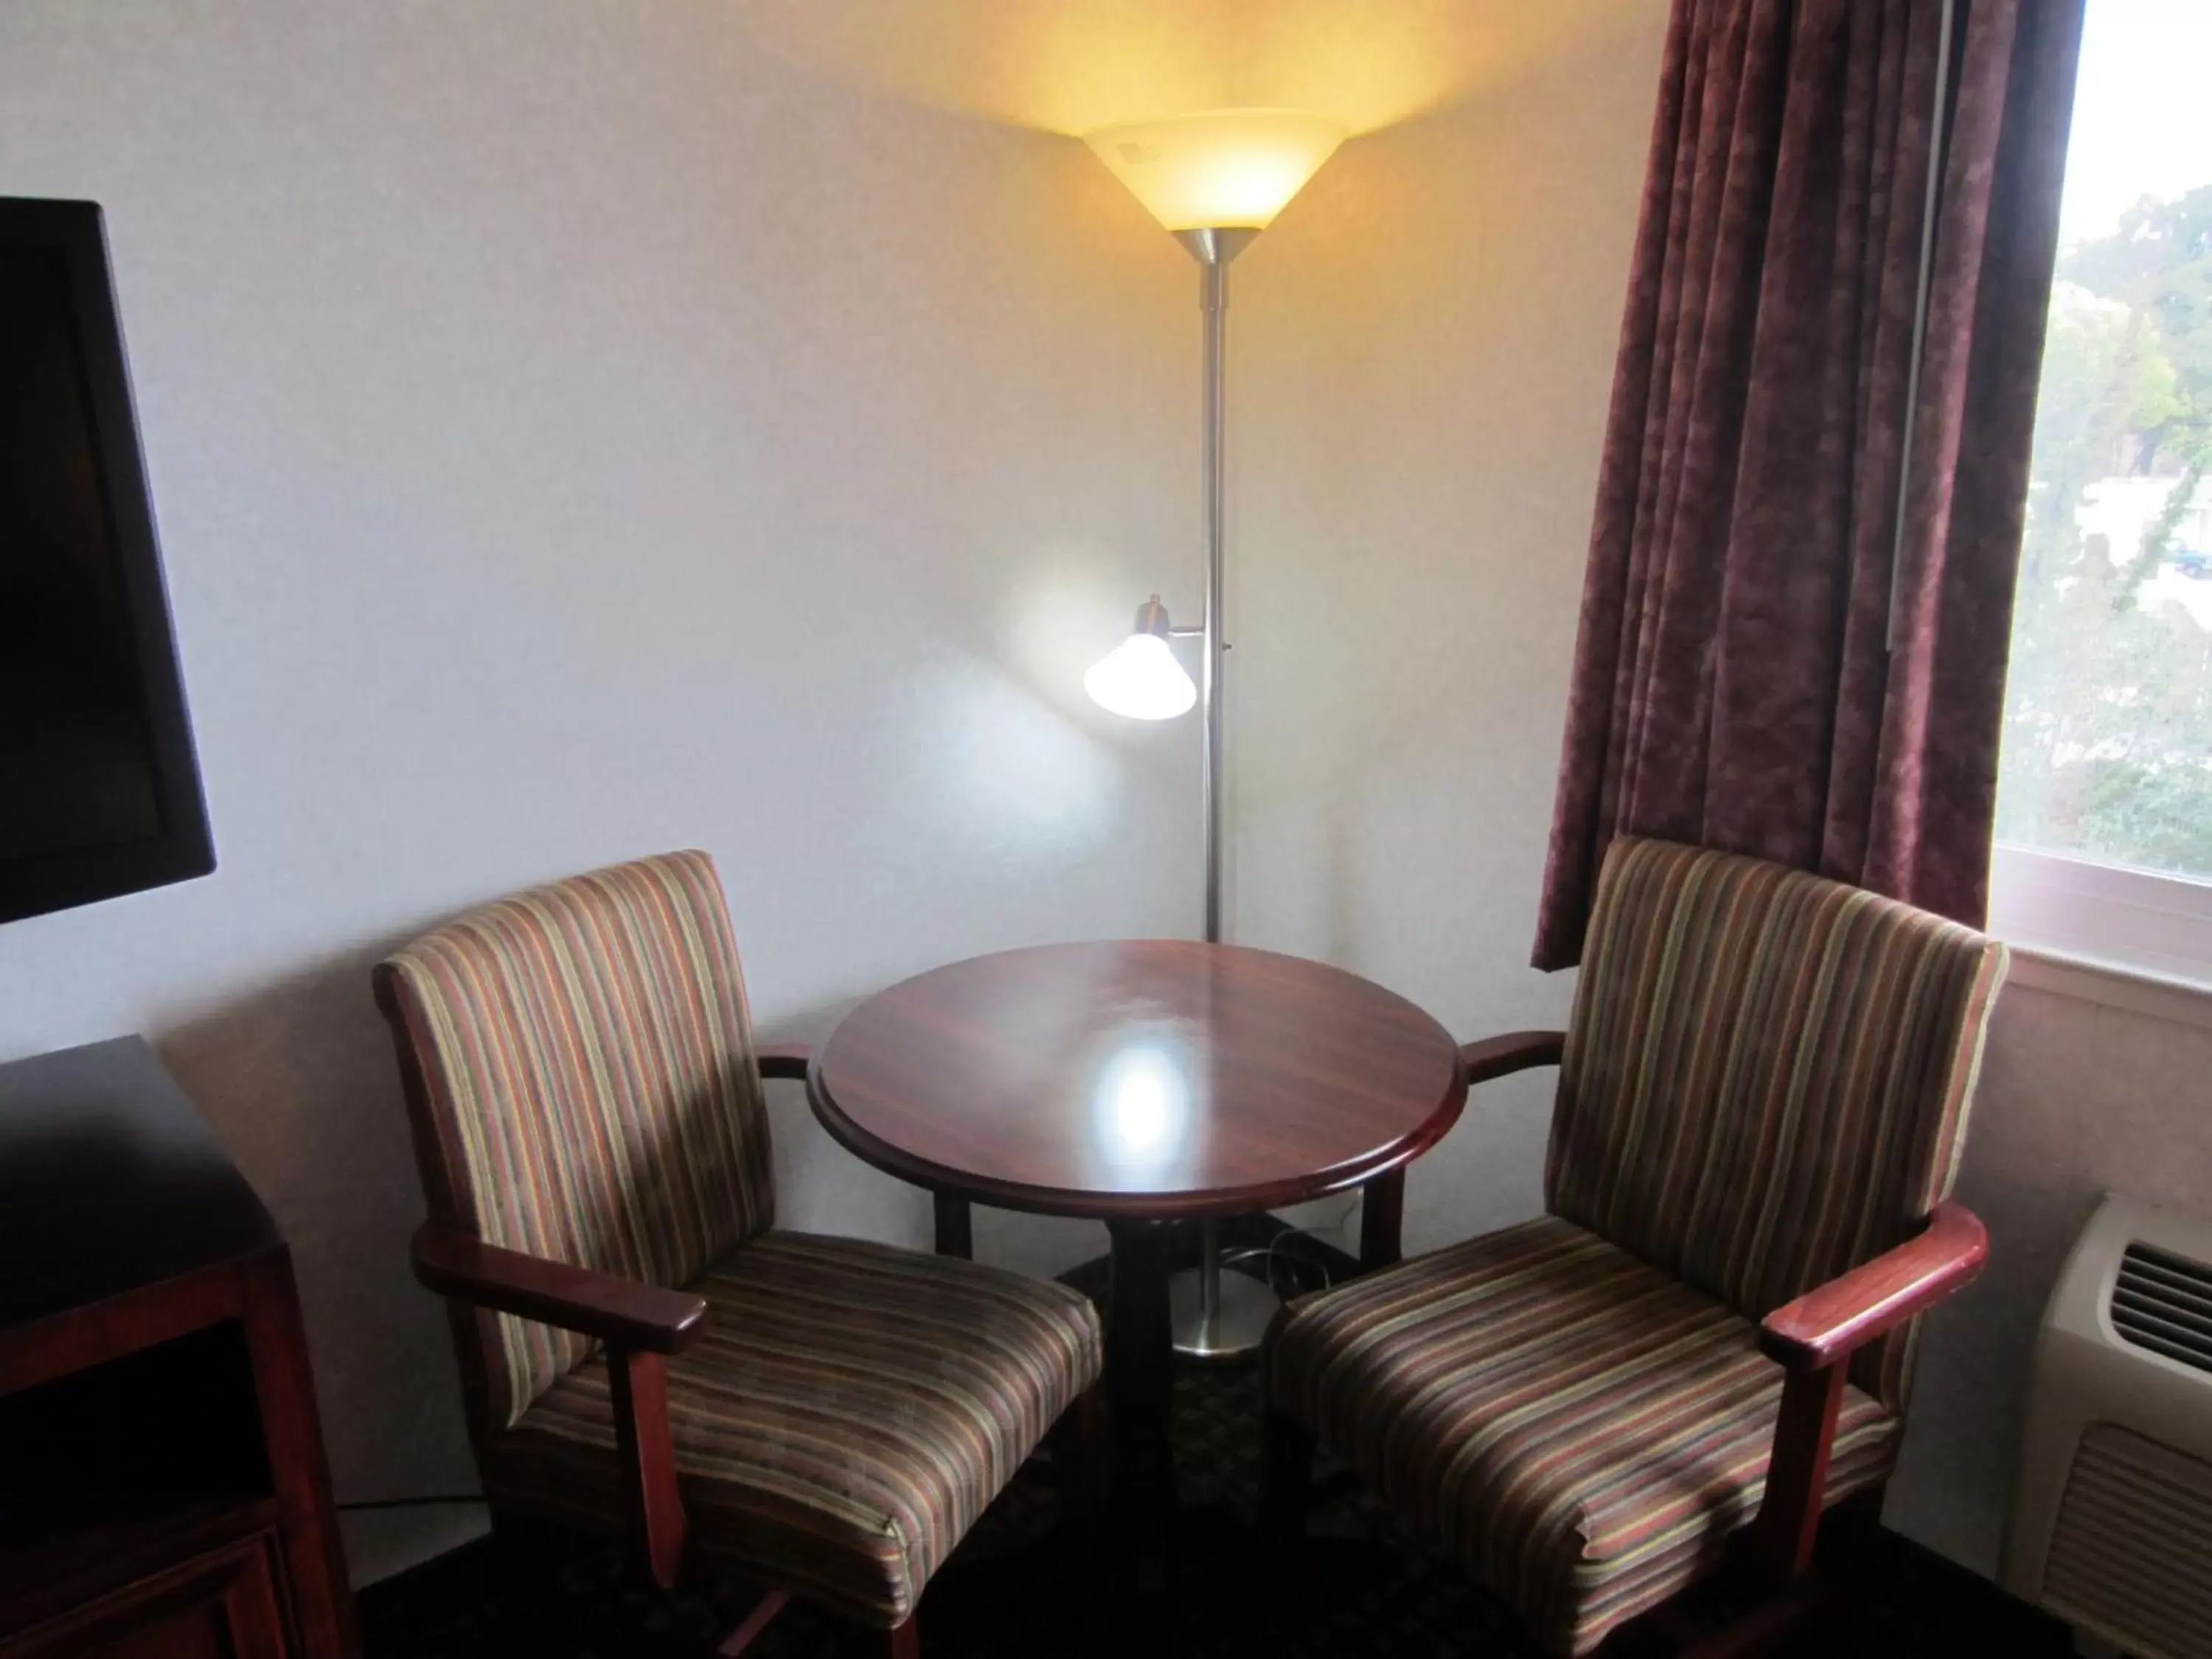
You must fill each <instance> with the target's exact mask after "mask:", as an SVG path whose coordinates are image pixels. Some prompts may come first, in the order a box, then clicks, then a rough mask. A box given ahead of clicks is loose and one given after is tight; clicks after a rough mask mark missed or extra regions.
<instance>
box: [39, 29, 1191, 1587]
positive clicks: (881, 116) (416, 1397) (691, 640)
mask: <svg viewBox="0 0 2212 1659" xmlns="http://www.w3.org/2000/svg"><path fill="white" fill-rule="evenodd" d="M737 15H738V8H735V7H732V6H730V5H727V4H725V3H721V0H654V3H653V4H651V5H629V4H623V5H614V4H599V3H582V0H469V3H466V4H459V5H454V4H445V3H437V4H431V3H400V0H380V3H377V4H374V5H354V4H342V5H341V4H318V5H313V6H304V5H298V4H294V3H290V0H266V3H247V0H222V3H211V0H210V3H186V4H179V3H173V0H143V3H130V0H100V3H98V4H80V3H75V0H15V3H10V4H9V5H8V6H7V7H5V8H4V9H0V191H8V192H10V193H16V194H40V195H56V196H81V197H93V198H94V199H97V200H99V201H100V202H102V203H104V204H106V209H107V213H108V229H109V234H110V237H111V240H112V245H113V250H114V261H115V269H116V273H117V283H118V289H119V292H120V299H121V305H122V314H123V318H124V323H125V329H126V331H127V332H128V337H129V344H130V350H131V367H132V369H133V372H134V374H135V378H136V381H137V395H138V404H139V415H140V419H141V422H142V425H143V429H144V435H145V445H146V449H147V454H148V461H149V469H150V472H151V476H152V481H153V488H154V493H155V503H156V507H157V510H158V513H159V517H160V522H161V538H162V542H163V546H164V550H165V553H166V556H167V567H168V575H169V580H170V585H171V590H172V595H173V602H174V606H175V611H176V619H177V626H178V631H179V636H180V639H181V643H182V650H183V656H184V664H185V675H186V678H187V681H188V684H189V686H190V692H191V705H192V714H193V719H194V722H195V724H196V726H197V732H198V738H199V743H200V748H201V756H202V760H203V763H204V769H205V774H206V781H207V791H208V798H209V801H210V807H211V809H212V811H213V815H214V820H215V827H216V840H217V843H218V847H219V849H220V854H221V858H222V869H221V871H220V872H219V873H218V874H217V875H216V876H215V877H214V878H211V879H209V880H205V881H201V882H196V883H193V884H189V885H185V886H180V887H174V888H170V889H168V890H164V891H160V892H155V893H149V894H145V895H142V896H136V897H131V898H126V899H122V900H118V901H116V902H110V903H107V904H103V905H99V906H95V907H94V908H88V909H84V910H79V911H74V912H70V913H67V914H64V915H55V916H50V917H46V918H43V919H40V920H37V921H27V922H22V923H18V924H16V925H14V926H11V927H7V928H5V929H4V930H0V1057H7V1056H13V1055H15V1054H27V1053H31V1052H34V1051H37V1050H41V1049H46V1048H57V1047H60V1046H64V1045H66V1044H69V1043H73V1042H83V1041H86V1040H88V1039H91V1038H96V1037H102V1036H110V1035H112V1034H114V1033H117V1032H120V1031H129V1030H143V1031H145V1032H146V1033H148V1034H149V1036H151V1037H152V1038H153V1039H154V1041H155V1043H156V1044H157V1046H158V1047H159V1048H160V1049H161V1053H162V1054H163V1055H164V1056H165V1057H166V1058H167V1060H168V1061H169V1062H170V1064H171V1065H172V1066H173V1067H174V1069H175V1070H176V1072H177V1073H178V1075H179V1077H180V1078H181V1079H183V1081H184V1082H185V1085H186V1086H187V1087H188V1088H189V1089H190V1090H191V1092H192V1093H193V1095H194V1096H195V1097H197V1099H198V1100H199V1102H200V1103H202V1105H203V1106H204V1109H205V1111H206V1113H207V1115H209V1117H210V1119H211V1120H212V1121H214V1123H215V1126H216V1128H217V1130H218V1131H219V1132H220V1133H222V1136H223V1138H224V1139H225V1140H226V1141H227V1142H228V1144H229V1146H231V1147H232V1148H233V1150H234V1152H235V1153H236V1154H237V1156H238V1157H239V1158H240V1161H241V1163H242V1164H243V1165H244V1167H245V1168H246V1172H247V1173H248V1175H249V1176H251V1177H252V1179H253V1181H254V1182H255V1183H256V1184H257V1185H258V1187H259V1188H260V1189H261V1190H262V1192H263V1193H264V1194H265V1195H266V1196H267V1198H268V1199H269V1200H270V1203H271V1205H272V1206H273V1207H274V1208H275V1210H276V1212H277V1215H278V1217H279V1218H280V1219H281V1220H282V1222H283V1225H284V1226H285V1227H286V1229H287V1230H288V1231H289V1233H290V1235H291V1237H292V1238H293V1240H294V1241H295V1248H296V1249H297V1251H298V1255H299V1258H300V1265H301V1278H302V1282H303V1285H304V1286H305V1291H306V1297H307V1312H308V1322H309V1329H310V1335H311V1337H312V1339H313V1347H314V1354H315V1361H316V1366H317V1372H318V1376H319V1382H320V1385H321V1389H322V1396H323V1405H324V1410H325V1422H326V1425H327V1426H328V1430H329V1437H330V1443H331V1455H332V1458H333V1461H334V1462H335V1464H336V1469H337V1486H338V1488H339V1492H340V1493H341V1495H342V1496H350V1497H356V1498H375V1497H383V1496H388V1495H396V1494H402V1493H409V1492H422V1491H424V1490H430V1491H447V1492H451V1491H457V1490H466V1489H467V1488H468V1485H469V1482H470V1481H471V1472H470V1470H469V1468H468V1467H467V1462H466V1457H465V1450H464V1449H463V1447H462V1444H461V1438H460V1435H459V1418H458V1415H457V1412H456V1405H455V1401H456V1395H455V1393H454V1389H453V1383H452V1378H451V1370H450V1363H449V1361H448V1358H447V1352H446V1338H445V1331H444V1326H443V1322H442V1321H441V1318H440V1317H439V1316H438V1314H437V1312H436V1310H435V1304H434V1303H433V1302H432V1300H431V1298H430V1297H428V1296H427V1295H425V1294H424V1293H422V1291H419V1290H417V1289H416V1288H415V1287H414V1286H413V1285H411V1284H410V1283H409V1282H408V1280H407V1279H406V1276H405V1272H404V1247H405V1239H406V1235H407V1232H408V1230H409V1229H410V1226H411V1225H413V1223H414V1221H415V1220H416V1218H417V1217H418V1216H419V1214H420V1209H421V1206H420V1200H419V1197H418V1196H417V1193H416V1185H415V1176H414V1171H413V1169H412V1166H411V1164H410V1161H409V1157H408V1153H407V1150H406V1141H405V1134H404V1126H403V1123H402V1119H401V1114H400V1106H399V1099H398V1091H397V1086H396V1083H395V1079H394V1075H393V1071H392V1062H391V1060H390V1057H389V1054H388V1050H387V1046H386V1041H385V1038H384V1036H383V1033H382V1030H381V1028H380V1024H379V1023H378V1021H377V1019H376V1017H375V1014H374V1010H373V1008H372V1007H371V1005H370V1001H369V996H368V964H369V963H371V962H372V961H373V960H374V958H375V957H376V956H377V955H378V954H379V953H380V952H381V951H383V950H385V949H386V948H388V947H389V946H390V945H392V944H393V943H395V942H397V941H398V940H399V939H404V938H405V937H407V936H408V935H409V934H410V933H413V932H414V931H416V930H417V929H419V928H421V927H424V926H426V925H428V924H429V923H431V922H434V921H436V920H438V919H440V918H441V917H442V916H444V915H447V914H449V913H450V912H452V911H453V910H454V909H455V908H459V907H460V906H463V905H465V904H467V903H469V902H472V901H475V900H477V899H479V898H482V897H485V896H489V895H492V894H495V893H498V892H501V891H502V890H507V889H509V888H512V887H514V886H516V885H519V884H523V883H526V882H529V881H532V880H536V879H539V878H545V877H549V876H551V875H555V874H558V873H562V872H568V871H571V870H575V869H579V868H583V867H586V866H590V865H592V864H595V863H599V862H602V861H605V860H612V859H617V858H621V857H624V856H628V855H631V854H637V853H642V852H647V851H651V850H653V849H656V848H663V847H666V846H670V845H671V844H672V845H698V846H702V847H705V848H708V849H709V850H710V851H712V852H713V853H714V854H715V855H716V856H717V858H718V859H719V860H720V864H721V867H722V872H723V875H724V878H725V880H726V884H727V885H728V887H729V890H730V899H731V904H732V910H733V911H734V913H735V915H736V920H737V925H738V933H739V938H740V941H741V944H742V945H743V946H744V950H745V953H746V961H747V967H748V969H749V972H750V979H751V984H752V990H753V994H754V1001H755V1008H756V1012H757V1015H758V1018H759V1020H760V1023H761V1024H762V1026H763V1030H765V1031H766V1032H767V1033H768V1034H769V1036H774V1037H785V1038H806V1037H811V1036H817V1035H819V1034H821V1033H823V1032H824V1031H825V1030H826V1029H827V1027H828V1024H829V1021H830V1020H831V1018H833V1017H834V1015H835V1014H836V1012H837V1011H838V1010H839V1009H840V1008H841V1007H842V1006H845V1005H847V1004H848V1003H849V1002H850V1001H851V1000H853V999H854V998H855V997H856V996H858V995H860V994H864V993H865V992H866V991H867V990H869V989H872V988H873V987H878V986H880V985H882V984H884V983H886V982H888V981H890V980H893V979H896V978H897V977H900V976H901V975H904V974H906V973H908V972H912V971H915V970H918V969H921V968H923V967H927V966H929V965H932V964H934V963H938V962H941V961H944V960H946V959H948V958H951V957H959V956H963V955H966V954H969V953H971V952H974V951H981V950H985V949H988V948H992V947H994V946H998V945H1015V944H1021V943H1026V942H1030V941H1032V940H1039V939H1058V938H1068V937H1080V936H1083V935H1086V934H1116V933H1173V932H1176V931H1185V930H1188V928H1189V927H1192V926H1193V925H1194V917H1195V914H1196V913H1195V904H1196V885H1197V867H1196V848H1195V845H1194V836H1193V835H1192V833H1191V826H1192V823H1193V816H1194V815H1193V811H1192V809H1191V807H1190V805H1189V799H1190V791H1191V788H1192V787H1193V786H1192V779H1193V777H1194V769H1195V749H1194V744H1195V733H1194V728H1193V727H1192V726H1191V725H1190V723H1188V722H1183V723H1182V724H1181V725H1180V726H1175V727H1170V728H1167V729H1155V728H1148V727H1140V726H1136V725H1134V724H1132V723H1127V722H1121V721H1117V720H1113V719H1112V718H1111V717H1109V716H1107V715H1105V714H1103V713H1101V712H1100V711H1097V710H1096V709H1094V708H1091V706H1090V705H1089V704H1088V703H1087V702H1085V700H1084V699H1083V696H1082V692H1081V689H1080V675H1081V672H1082V669H1083V667H1084V665H1085V664H1087V663H1088V662H1089V661H1090V660H1091V659H1092V658H1093V657H1095V656H1096V655H1097V654H1098V653H1099V652H1101V651H1103V649H1105V648H1106V647H1108V646H1109V645H1110V644H1111V643H1112V642H1113V641H1115V639H1116V638H1117V637H1118V636H1119V635H1121V634H1123V633H1125V632H1126V630H1127V627H1128V617H1129V613H1130V610H1131V607H1132V606H1133V605H1134V604H1135V603H1136V601H1137V600H1138V599H1141V598H1142V597H1143V596H1144V594H1145V592H1146V591H1148V589H1149V587H1150V586H1152V584H1153V583H1154V582H1156V581H1157V580H1159V575H1158V572H1159V568H1160V565H1161V563H1162V562H1163V558H1164V556H1165V555H1167V554H1170V553H1173V552H1177V551H1180V550H1182V549H1184V548H1186V547H1188V546H1189V545H1190V544H1191V542H1192V540H1193V526H1194V523H1195V521H1196V517H1197V467H1196V465H1195V459H1194V457H1195V414H1194V410H1193V407H1192V398H1191V394H1190V390H1189V388H1190V384H1191V378H1192V375H1193V373H1194V340H1195V327H1196V325H1195V321H1194V318H1193V317H1192V315H1191V313H1190V309H1189V306H1188V289H1187V285H1186V284H1187V279H1188V268H1187V267H1188V262H1187V261H1186V259H1185V258H1184V256H1183V255H1182V253H1181V252H1179V251H1178V250H1177V249H1176V247H1175V246H1174V245H1173V244H1172V243H1170V241H1169V240H1167V239H1166V238H1165V237H1164V236H1162V235H1161V234H1159V233H1158V230H1157V229H1156V228H1153V227H1152V224H1151V222H1150V221H1148V220H1147V219H1146V218H1145V216H1144V215H1143V213H1142V211H1141V210H1139V208H1138V207H1137V205H1136V204H1135V203H1134V202H1133V201H1131V200H1130V199H1129V198H1128V197H1127V195H1126V194H1125V193H1124V192H1123V191H1121V187H1120V186H1119V185H1116V184H1115V183H1114V181H1113V180H1112V179H1111V178H1110V177H1109V176H1108V175H1107V173H1105V170H1104V169H1103V168H1102V167H1099V166H1098V164H1097V161H1095V160H1093V159H1092V158H1091V155H1089V154H1088V152H1086V151H1085V149H1083V147H1082V146H1081V145H1080V144H1079V143H1076V142H1074V141H1073V140H1071V139H1067V138H1063V137H1048V136H1045V135H1042V134H1037V133H1031V132H1024V131H1017V130H1014V129H1011V128H1006V127H996V126H990V125H984V124H982V123H979V122H974V121H965V120H959V119H954V118H947V117H945V116H943V115H941V114H939V113H935V112H929V111H926V110H921V109H918V108H916V107H914V106H910V105H908V104H904V103H902V102H899V101H896V100H891V99H888V98H885V97H883V96H880V95H878V94H872V93H869V92H866V91H865V90H856V89H854V88H850V87H847V86H844V85H841V84H838V83H836V82H829V81H824V80H822V79H819V78H817V77H814V76H810V75H809V74H807V73H805V72H804V71H802V70H795V69H794V68H793V66H792V65H790V64H788V63H786V62H784V61H782V60H781V59H778V58H774V57H771V56H767V55H764V54H763V53H762V52H760V51H758V50H757V47H756V46H754V45H753V44H752V43H751V42H750V40H747V39H745V38H744V36H742V35H741V34H740V33H738V24H737V21H736V19H737ZM778 1113H779V1115H778V1130H779V1133H780V1136H781V1139H780V1158H781V1169H782V1179H783V1194H784V1214H785V1215H786V1216H787V1218H789V1219H790V1220H792V1221H793V1222H795V1223H798V1224H799V1225H815V1226H822V1227H832V1228H836V1229H840V1230H843V1231H854V1232H861V1233H869V1234H876V1235H881V1236H886V1237H901V1238H908V1239H918V1238H920V1237H922V1231H921V1229H922V1222H923V1215H922V1200H921V1199H920V1197H919V1196H918V1194H915V1193H914V1192H912V1191H911V1190H909V1189H907V1188H901V1187H898V1186H896V1185H895V1184H894V1183H892V1182H889V1181H887V1180H882V1179H878V1178H876V1177H875V1176H872V1174H870V1173H869V1172H867V1171H866V1170H862V1169H861V1168H860V1166H859V1165H858V1164H855V1163H854V1161H853V1160H852V1159H850V1158H848V1157H846V1156H845V1155H844V1154H843V1153H842V1152H838V1151H836V1149H835V1148H833V1147H832V1146H830V1145H829V1143H828V1142H827V1141H826V1139H823V1137H822V1136H821V1135H820V1134H819V1133H818V1132H817V1131H816V1130H815V1129H814V1127H813V1126H812V1122H811V1119H810V1118H809V1117H808V1115H807V1114H806V1111H805V1107H804V1104H803V1103H801V1102H799V1100H798V1099H797V1098H796V1097H795V1091H790V1090H788V1089H786V1090H784V1091H782V1097H781V1098H780V1100H779V1105H778ZM1099 1237H1101V1236H1100V1235H1098V1234H1097V1232H1096V1231H1095V1230H1093V1229H1087V1228H1083V1227H1079V1226H1074V1225H1068V1226H1066V1227H1063V1228H1060V1229H1059V1230H1055V1229H1054V1227H1053V1225H1052V1224H1050V1223H1037V1222H1024V1221H1022V1220H1020V1219H1018V1218H1011V1217H1009V1218H994V1222H993V1224H992V1225H991V1226H990V1227H989V1228H987V1230H986V1232H985V1239H986V1248H987V1249H992V1250H994V1251H995V1252H997V1253H998V1254H1000V1255H1002V1256H1003V1257H1004V1258H1005V1259H1008V1260H1015V1261H1023V1262H1025V1263H1027V1264H1029V1265H1031V1266H1036V1267H1050V1266H1054V1265H1059V1264H1061V1263H1064V1262H1065V1261H1068V1260H1071V1259H1074V1258H1077V1257H1079V1256H1081V1255H1087V1254H1089V1253H1091V1250H1092V1249H1094V1248H1095V1245H1096V1243H1097V1240H1098V1238H1099ZM468 1520H469V1517H468V1516H467V1515H466V1514H465V1512H464V1513H461V1514H459V1515H441V1514H439V1513H437V1512H432V1513H431V1514H430V1515H428V1516H401V1517H397V1518H392V1519H389V1520H386V1521H382V1522H379V1523H378V1527H377V1528H376V1535H375V1536H373V1537H372V1536H368V1535H366V1534H364V1535H363V1538H362V1541H360V1542H359V1544H358V1545H357V1548H356V1562H357V1565H359V1567H360V1568H362V1570H364V1571H368V1572H374V1571H379V1570H380V1569H382V1568H384V1567H386V1566H387V1565H391V1564H392V1563H393V1562H394V1561H396V1560H399V1559H404V1555H405V1554H406V1553H410V1552H411V1551H413V1550H415V1549H418V1548H420V1547H423V1542H422V1541H423V1540H425V1539H427V1538H429V1537H430V1536H432V1535H433V1533H434V1532H435V1529H436V1528H451V1527H452V1526H453V1525H457V1524H467V1523H468ZM426 1527H428V1528H432V1531H431V1532H426V1531H424V1528H426ZM395 1534H396V1535H395Z"/></svg>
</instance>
